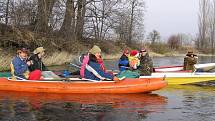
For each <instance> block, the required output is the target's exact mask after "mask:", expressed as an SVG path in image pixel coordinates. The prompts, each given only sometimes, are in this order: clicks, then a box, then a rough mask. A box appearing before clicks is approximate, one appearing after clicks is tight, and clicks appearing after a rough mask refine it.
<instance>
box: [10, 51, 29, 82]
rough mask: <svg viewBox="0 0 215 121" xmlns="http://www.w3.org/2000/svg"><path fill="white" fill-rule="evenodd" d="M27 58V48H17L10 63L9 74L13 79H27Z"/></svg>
mask: <svg viewBox="0 0 215 121" xmlns="http://www.w3.org/2000/svg"><path fill="white" fill-rule="evenodd" d="M27 58H28V50H27V49H26V48H21V49H19V50H17V55H16V57H14V58H13V60H12V62H11V64H10V68H11V75H12V77H13V78H14V79H20V78H21V79H28V77H29V70H28V66H29V65H30V64H31V62H30V61H27Z"/></svg>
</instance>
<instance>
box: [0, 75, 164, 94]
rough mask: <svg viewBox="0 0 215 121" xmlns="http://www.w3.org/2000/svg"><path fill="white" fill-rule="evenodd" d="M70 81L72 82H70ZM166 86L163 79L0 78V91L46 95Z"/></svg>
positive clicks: (150, 88)
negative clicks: (38, 79) (44, 79)
mask: <svg viewBox="0 0 215 121" xmlns="http://www.w3.org/2000/svg"><path fill="white" fill-rule="evenodd" d="M71 80H72V81H71ZM166 85H167V82H166V81H165V80H164V78H136V79H124V80H123V81H120V82H117V83H116V82H113V81H96V82H91V81H83V80H81V79H78V78H73V79H70V81H69V82H68V81H29V80H8V79H6V78H0V90H5V91H6V90H8V91H22V92H47V93H143V92H151V91H155V90H159V89H161V88H163V87H165V86H166Z"/></svg>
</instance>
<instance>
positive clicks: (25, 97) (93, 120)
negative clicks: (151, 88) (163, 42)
mask: <svg viewBox="0 0 215 121" xmlns="http://www.w3.org/2000/svg"><path fill="white" fill-rule="evenodd" d="M5 94H7V95H5ZM0 99H1V102H0V116H1V118H0V119H1V120H13V119H16V120H18V119H20V120H51V121H53V120H54V121H55V120H56V121H59V120H61V121H81V120H82V121H120V120H121V121H133V120H135V121H138V120H142V119H144V118H146V117H147V115H148V114H150V113H158V112H161V111H162V110H163V108H164V106H165V104H166V103H167V98H166V97H164V96H159V95H158V94H123V95H111V94H47V93H24V92H4V91H3V92H0Z"/></svg>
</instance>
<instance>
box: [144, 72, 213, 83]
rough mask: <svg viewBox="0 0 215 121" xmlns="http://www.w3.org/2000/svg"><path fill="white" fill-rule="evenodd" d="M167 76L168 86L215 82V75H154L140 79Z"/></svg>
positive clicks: (185, 73)
mask: <svg viewBox="0 0 215 121" xmlns="http://www.w3.org/2000/svg"><path fill="white" fill-rule="evenodd" d="M163 76H165V77H166V78H165V80H166V81H167V82H168V85H178V84H190V83H197V82H205V81H212V80H215V73H200V72H199V73H187V72H183V73H177V72H175V73H174V72H173V73H152V75H151V76H141V77H140V78H143V77H144V78H160V77H163Z"/></svg>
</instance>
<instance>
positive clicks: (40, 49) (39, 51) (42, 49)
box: [33, 47, 45, 54]
mask: <svg viewBox="0 0 215 121" xmlns="http://www.w3.org/2000/svg"><path fill="white" fill-rule="evenodd" d="M44 51H45V49H44V48H43V47H38V48H36V49H35V50H34V52H33V53H34V54H39V53H42V52H44Z"/></svg>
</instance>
